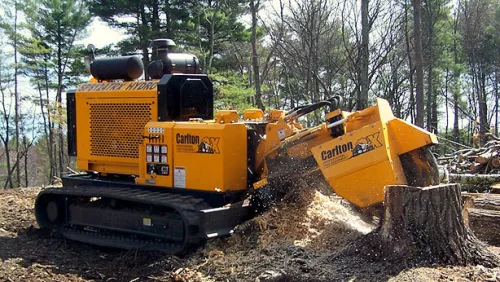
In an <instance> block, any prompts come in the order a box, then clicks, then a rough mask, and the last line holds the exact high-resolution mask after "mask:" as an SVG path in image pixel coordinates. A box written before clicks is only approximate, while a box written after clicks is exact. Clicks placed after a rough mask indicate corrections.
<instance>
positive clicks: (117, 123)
mask: <svg viewBox="0 0 500 282" xmlns="http://www.w3.org/2000/svg"><path fill="white" fill-rule="evenodd" d="M75 97H76V114H77V117H76V124H77V138H78V142H77V154H78V157H77V165H78V169H79V170H82V171H89V170H92V171H99V172H106V173H116V174H128V175H130V174H133V175H138V174H139V170H138V158H139V145H140V144H141V143H142V137H141V136H142V132H143V130H144V126H145V124H146V123H147V122H149V121H151V120H157V118H158V115H157V94H156V83H155V82H147V83H142V82H141V83H139V82H122V83H87V84H82V85H81V86H80V87H79V88H78V90H77V92H76V94H75Z"/></svg>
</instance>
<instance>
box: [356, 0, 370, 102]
mask: <svg viewBox="0 0 500 282" xmlns="http://www.w3.org/2000/svg"><path fill="white" fill-rule="evenodd" d="M368 1H369V0H361V68H360V71H361V73H360V76H359V79H360V85H361V91H359V92H358V98H357V99H356V100H357V101H356V109H357V110H362V109H364V108H366V107H367V106H368V87H369V81H368V65H369V63H370V61H369V60H370V56H369V53H368V46H369V40H370V37H369V33H370V27H369V22H368Z"/></svg>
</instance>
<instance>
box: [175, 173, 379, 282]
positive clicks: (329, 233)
mask: <svg viewBox="0 0 500 282" xmlns="http://www.w3.org/2000/svg"><path fill="white" fill-rule="evenodd" d="M315 184H316V183H315V182H314V181H307V179H291V180H290V181H286V182H285V183H284V185H282V186H286V187H280V188H278V189H287V191H286V193H285V194H284V196H283V198H282V200H281V201H279V202H278V203H276V204H275V205H274V206H272V207H271V208H270V209H269V210H267V211H266V212H264V213H263V214H261V215H259V216H257V217H255V218H253V219H252V220H249V221H247V222H245V223H243V224H242V225H240V226H239V227H238V228H237V230H236V231H235V233H234V234H233V236H231V237H228V238H222V239H216V240H212V241H210V242H209V243H208V244H207V245H206V246H205V247H204V248H203V249H201V250H200V251H198V252H197V253H195V254H194V255H192V256H190V257H189V258H188V260H187V262H188V263H187V267H185V268H182V269H178V270H177V275H178V279H180V280H184V281H211V279H215V280H219V279H223V278H224V279H227V278H228V277H229V280H238V281H255V277H256V276H257V275H259V274H262V275H263V276H266V275H270V276H271V277H272V276H273V275H279V277H282V278H281V279H284V280H283V281H286V280H290V279H292V277H295V275H292V276H286V275H291V274H292V273H294V272H297V271H298V272H300V273H301V277H304V276H303V274H304V273H305V274H307V273H308V272H311V271H312V270H313V269H314V272H315V275H314V277H308V279H312V280H311V281H314V279H320V278H321V277H324V278H325V279H326V278H327V277H331V273H330V271H329V270H328V268H323V269H321V265H322V264H324V263H326V261H325V258H326V256H325V255H326V254H328V253H331V252H333V251H335V250H338V249H340V248H342V247H344V246H345V245H346V244H348V243H349V242H352V241H354V240H356V239H357V238H359V237H360V236H362V235H364V234H367V233H369V232H370V231H372V230H373V229H374V228H375V224H373V223H371V222H367V221H364V220H363V219H362V216H361V214H360V213H358V212H357V211H355V210H354V209H352V208H351V207H350V206H349V205H348V204H347V203H346V202H344V201H343V200H342V199H341V198H339V197H337V196H334V195H324V194H322V193H321V192H319V191H318V190H317V189H316V188H315V186H316V185H315ZM273 188H274V187H273ZM202 273H203V274H202ZM266 273H267V274H266ZM269 273H271V274H269ZM207 274H208V276H207ZM208 277H210V278H208ZM306 277H307V276H306ZM261 280H262V281H266V280H265V279H264V278H262V279H261ZM273 281H274V280H273Z"/></svg>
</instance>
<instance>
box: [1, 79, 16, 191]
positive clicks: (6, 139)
mask: <svg viewBox="0 0 500 282" xmlns="http://www.w3.org/2000/svg"><path fill="white" fill-rule="evenodd" d="M0 93H1V94H2V110H3V111H2V115H3V121H4V122H5V137H4V136H0V137H1V139H2V143H3V147H4V149H5V161H6V162H7V180H6V181H5V184H4V185H3V188H4V189H5V188H7V187H9V188H13V187H14V185H13V184H12V174H11V173H10V171H11V170H12V168H11V163H10V162H11V159H10V158H11V156H10V115H9V112H8V111H7V107H6V103H7V101H6V100H5V88H4V86H3V85H2V81H1V80H0Z"/></svg>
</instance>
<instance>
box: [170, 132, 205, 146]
mask: <svg viewBox="0 0 500 282" xmlns="http://www.w3.org/2000/svg"><path fill="white" fill-rule="evenodd" d="M175 141H176V142H177V144H186V145H198V144H200V136H197V135H191V134H189V133H188V134H179V133H177V135H176V136H175Z"/></svg>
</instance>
